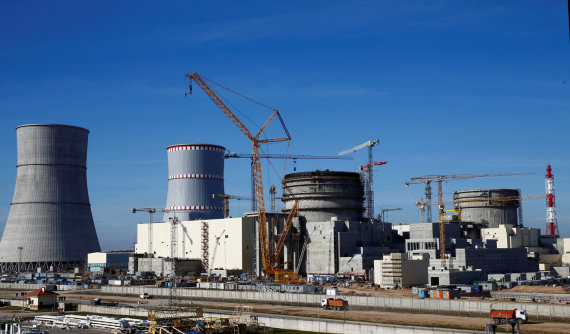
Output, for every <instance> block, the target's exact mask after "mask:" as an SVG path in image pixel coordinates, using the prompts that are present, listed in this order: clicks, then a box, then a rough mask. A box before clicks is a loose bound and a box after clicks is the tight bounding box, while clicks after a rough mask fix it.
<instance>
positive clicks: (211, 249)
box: [135, 218, 252, 271]
mask: <svg viewBox="0 0 570 334" xmlns="http://www.w3.org/2000/svg"><path fill="white" fill-rule="evenodd" d="M204 224H206V225H207V227H208V254H209V265H210V267H211V268H224V269H228V270H239V271H250V270H251V265H252V220H251V219H247V218H225V219H208V220H190V221H182V222H179V223H177V224H175V227H174V231H175V233H176V236H175V238H174V240H175V242H176V243H175V246H176V251H175V257H176V258H179V259H202V254H203V253H202V239H203V238H202V236H203V226H204ZM171 231H173V230H172V223H171V222H163V223H152V237H151V239H150V240H152V252H151V253H152V255H153V256H154V257H164V258H169V257H171V243H172V240H173V238H172V235H171ZM150 250H151V248H150V247H149V226H148V223H145V224H138V226H137V243H136V244H135V253H136V254H148V253H149V251H150Z"/></svg>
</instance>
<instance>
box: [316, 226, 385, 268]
mask: <svg viewBox="0 0 570 334" xmlns="http://www.w3.org/2000/svg"><path fill="white" fill-rule="evenodd" d="M305 226H306V236H308V238H309V243H308V244H307V259H306V272H307V273H309V274H325V275H334V274H336V273H338V272H340V273H350V274H356V275H362V274H364V272H365V271H366V269H371V268H372V267H373V266H374V263H373V261H374V260H375V259H378V258H380V257H381V256H382V254H383V253H386V252H388V251H389V246H390V244H391V243H392V240H391V238H392V224H390V223H382V222H377V221H375V222H369V221H362V222H361V221H339V220H336V219H335V218H334V217H333V218H332V219H331V220H330V221H325V222H307V223H305Z"/></svg>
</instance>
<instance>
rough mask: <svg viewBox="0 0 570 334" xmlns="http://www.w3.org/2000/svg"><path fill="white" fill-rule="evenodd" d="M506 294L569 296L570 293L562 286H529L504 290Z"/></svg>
mask: <svg viewBox="0 0 570 334" xmlns="http://www.w3.org/2000/svg"><path fill="white" fill-rule="evenodd" d="M503 291H505V292H526V293H564V294H568V293H570V292H566V291H564V288H563V287H561V286H529V285H519V286H515V287H514V288H512V289H508V290H503Z"/></svg>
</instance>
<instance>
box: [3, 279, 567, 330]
mask: <svg viewBox="0 0 570 334" xmlns="http://www.w3.org/2000/svg"><path fill="white" fill-rule="evenodd" d="M365 290H367V289H365ZM352 291H354V290H352ZM405 291H406V290H387V291H386V292H387V293H397V292H399V293H406V292H405ZM375 292H376V293H386V292H380V291H375ZM16 293H17V291H8V290H3V291H0V295H7V296H9V295H11V296H15V294H16ZM367 293H369V292H368V291H367ZM60 294H62V295H65V296H66V297H67V301H72V300H77V301H79V302H83V303H87V302H88V301H89V300H92V299H93V298H96V297H100V298H101V299H102V301H106V302H119V303H121V304H129V305H132V306H165V305H166V303H167V300H166V299H161V298H152V299H145V300H141V299H139V298H136V297H124V296H109V295H97V294H93V293H89V294H81V293H78V292H77V291H66V292H60ZM410 294H411V291H408V292H407V295H408V296H410ZM182 303H183V305H184V306H192V307H201V308H203V309H205V310H207V311H211V312H215V310H222V311H226V312H228V311H230V312H231V311H233V310H234V309H235V307H236V306H239V305H249V306H251V307H252V308H253V310H254V312H256V313H267V314H282V315H292V316H302V317H313V318H319V317H320V318H330V319H336V320H339V319H341V320H342V319H345V320H352V321H361V322H372V323H385V324H393V325H405V326H424V327H436V328H456V329H469V330H478V331H484V330H485V325H486V324H488V323H490V319H489V318H488V317H485V316H481V315H465V316H460V315H450V314H438V313H410V312H409V311H408V312H406V311H397V312H396V311H395V312H390V311H374V310H372V311H365V310H348V311H333V310H323V309H321V308H320V307H316V306H315V307H301V306H285V305H267V304H248V303H243V304H236V303H228V302H217V301H211V302H210V301H197V302H191V301H188V300H186V299H184V300H182ZM4 312H6V313H8V314H10V313H13V312H14V311H13V310H6V311H4ZM4 312H3V311H2V309H1V308H0V314H2V313H4ZM531 317H532V315H531ZM521 332H523V333H570V322H562V321H550V320H549V321H546V320H541V321H531V322H529V323H526V324H523V325H521Z"/></svg>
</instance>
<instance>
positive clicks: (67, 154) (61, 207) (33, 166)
mask: <svg viewBox="0 0 570 334" xmlns="http://www.w3.org/2000/svg"><path fill="white" fill-rule="evenodd" d="M16 134H17V139H18V165H17V177H16V188H15V191H14V198H13V201H12V205H11V207H10V214H9V216H8V221H7V222H6V227H5V229H4V234H3V235H2V240H1V241H0V267H1V268H4V269H6V270H11V269H17V268H18V266H22V267H21V269H22V270H35V269H37V268H38V267H41V268H42V269H49V268H50V267H52V266H53V267H54V269H56V270H57V269H68V268H72V267H73V266H77V265H78V264H79V263H80V262H82V261H85V260H86V258H87V253H90V252H97V251H100V247H99V240H98V239H97V232H96V231H95V225H94V223H93V216H92V215H91V206H90V204H89V194H88V192H87V174H86V172H87V167H86V160H87V135H88V134H89V131H88V130H86V129H84V128H79V127H75V126H68V125H56V124H29V125H22V126H19V127H18V128H16Z"/></svg>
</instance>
